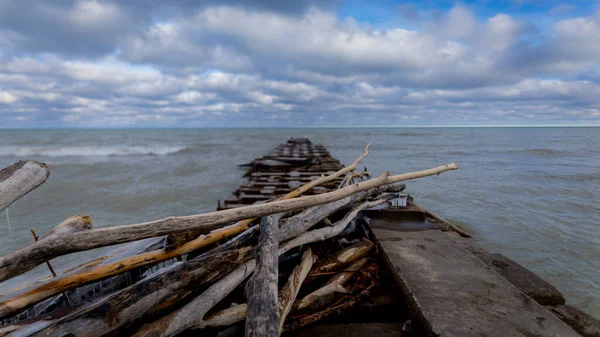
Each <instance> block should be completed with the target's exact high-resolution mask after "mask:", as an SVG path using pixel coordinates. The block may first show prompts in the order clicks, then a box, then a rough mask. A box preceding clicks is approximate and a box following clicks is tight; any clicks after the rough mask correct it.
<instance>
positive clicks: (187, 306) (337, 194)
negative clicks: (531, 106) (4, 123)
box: [0, 146, 457, 336]
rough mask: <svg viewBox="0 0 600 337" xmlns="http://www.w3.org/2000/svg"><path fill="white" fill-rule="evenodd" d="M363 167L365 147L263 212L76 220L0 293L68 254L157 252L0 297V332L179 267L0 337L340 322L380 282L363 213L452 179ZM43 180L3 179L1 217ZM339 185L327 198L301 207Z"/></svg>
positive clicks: (10, 264) (92, 266)
mask: <svg viewBox="0 0 600 337" xmlns="http://www.w3.org/2000/svg"><path fill="white" fill-rule="evenodd" d="M367 155H368V146H367V148H366V149H365V153H364V154H363V155H362V156H360V157H359V158H357V159H356V160H355V161H354V163H353V164H352V165H350V166H348V167H345V168H344V169H342V170H340V171H338V172H335V173H333V174H331V175H328V176H322V177H320V178H319V179H316V180H313V181H311V182H310V183H308V184H306V185H304V186H302V187H300V188H298V189H296V190H294V191H292V192H291V193H289V194H287V195H285V196H282V197H279V198H278V199H276V200H272V201H270V202H267V203H263V204H258V205H251V206H247V207H240V208H235V209H230V210H223V211H218V212H211V213H204V214H197V215H190V216H179V217H169V218H165V219H161V220H155V221H150V222H146V223H140V224H132V225H124V226H113V227H105V228H99V229H92V221H91V218H90V217H88V216H82V215H76V216H73V217H71V218H69V219H67V220H66V221H64V222H63V223H61V224H60V225H58V226H57V227H56V228H54V229H53V230H52V231H51V232H50V233H48V234H47V235H46V236H44V237H43V238H40V239H39V240H36V241H35V242H33V243H32V244H30V245H28V246H26V247H24V248H22V249H20V250H18V251H16V252H13V253H11V254H8V255H6V256H3V257H1V258H0V281H5V280H8V279H10V278H12V277H15V276H17V275H20V274H23V273H25V272H27V271H29V270H31V269H33V268H34V267H36V266H38V265H40V264H44V263H48V266H49V267H50V264H49V261H50V260H51V259H53V258H56V257H59V256H62V255H66V254H71V253H76V252H80V251H84V250H89V249H94V248H99V247H104V246H110V245H116V244H121V243H125V242H132V241H136V240H142V239H146V238H153V237H160V236H166V240H164V242H165V244H164V247H162V248H159V249H154V250H150V251H146V252H143V253H140V254H136V255H132V256H126V257H123V258H120V259H116V260H115V259H114V258H113V259H111V258H110V257H99V258H98V259H95V260H92V261H89V262H87V263H85V264H83V265H80V266H77V267H76V268H71V269H70V270H67V271H63V272H62V273H59V274H58V275H55V277H54V278H52V279H49V280H45V281H43V282H37V283H33V284H32V285H30V286H28V287H26V288H24V289H21V290H18V291H15V292H14V293H11V294H6V295H3V296H2V297H1V298H0V317H2V318H3V319H4V320H5V322H6V319H7V318H11V317H17V316H18V314H19V313H21V312H23V310H26V309H27V308H30V307H32V306H34V305H36V304H37V303H40V302H41V301H44V300H47V299H49V298H52V297H56V298H60V299H62V300H64V301H66V302H67V303H68V301H69V299H68V296H67V293H66V292H68V291H69V290H72V289H75V288H77V287H81V286H83V285H85V284H90V283H92V282H97V281H99V280H106V279H107V278H109V277H113V276H115V275H120V274H123V273H127V272H129V271H132V270H135V269H137V268H142V267H147V266H152V265H156V264H158V263H160V262H163V261H167V260H171V259H173V258H176V257H181V256H185V258H184V259H182V260H181V261H179V262H177V263H174V264H171V265H170V266H168V267H166V268H162V269H160V270H158V271H157V272H155V273H153V274H151V275H147V276H146V277H144V278H143V279H141V280H138V281H137V282H135V283H134V284H132V285H130V286H127V287H124V288H122V289H118V290H116V291H114V292H113V293H111V294H108V295H106V296H103V297H101V298H96V299H94V300H93V301H91V302H88V303H83V304H81V303H79V304H73V305H70V306H68V307H67V308H63V309H60V310H54V311H52V310H48V312H46V313H44V314H40V315H38V316H36V317H28V319H26V320H18V319H13V320H12V321H11V320H9V322H14V323H12V324H7V325H4V326H0V336H6V335H10V336H103V335H107V334H111V335H128V336H130V335H132V336H175V335H178V334H180V333H182V332H184V331H186V330H190V329H204V328H211V329H213V328H219V327H221V328H222V327H224V326H230V325H233V324H236V323H238V322H242V321H245V335H246V336H278V335H280V334H281V332H282V331H288V330H294V329H297V328H299V327H303V326H306V325H308V324H311V323H314V322H317V321H319V320H321V319H324V318H326V317H328V316H331V315H335V314H339V313H341V312H344V311H345V310H347V309H349V308H352V307H353V306H355V305H356V304H357V303H360V302H361V301H364V300H365V299H367V298H368V297H369V292H370V290H371V288H372V287H373V286H374V285H375V284H376V283H377V282H378V267H377V265H376V264H375V261H374V259H373V254H374V248H373V246H374V245H373V243H372V242H371V241H369V229H368V227H366V226H365V224H364V223H363V222H361V221H360V216H359V215H360V212H361V211H362V210H365V209H368V208H372V207H375V206H378V205H383V204H386V203H388V202H389V201H390V200H391V199H393V198H395V197H397V195H398V193H397V192H399V191H401V190H402V189H403V188H404V186H399V185H394V184H395V183H398V182H401V181H405V180H409V179H415V178H421V177H426V176H430V175H438V174H440V173H442V172H445V171H448V170H455V169H457V166H456V165H455V164H448V165H444V166H440V167H437V168H432V169H428V170H425V171H420V172H412V173H405V174H399V175H390V174H389V173H388V172H386V173H384V174H382V175H380V176H378V177H376V178H371V177H370V176H369V174H368V173H366V172H355V170H356V168H357V166H358V164H359V162H360V161H361V160H362V159H363V158H364V157H366V156H367ZM48 175H49V171H48V169H47V167H46V166H45V165H43V164H40V163H37V162H19V163H17V164H15V165H13V166H11V167H9V168H7V169H4V170H2V171H0V211H1V210H2V207H7V206H8V205H10V204H12V203H13V202H15V201H16V200H18V199H19V198H20V197H22V196H23V195H25V194H26V193H27V192H29V191H30V190H32V189H34V188H35V187H37V186H39V185H40V184H42V183H43V182H44V181H45V180H46V178H47V177H48ZM342 176H345V179H344V183H343V184H342V186H340V188H339V189H337V190H335V191H332V192H328V193H323V194H319V195H313V196H304V197H299V196H300V195H301V194H302V193H304V192H306V191H308V190H309V189H311V188H313V187H315V186H318V185H319V184H323V183H326V182H329V181H332V180H335V179H336V178H338V177H342ZM101 262H102V263H101ZM53 274H54V272H53ZM61 294H62V295H61ZM15 315H17V316H15ZM239 324H241V323H239Z"/></svg>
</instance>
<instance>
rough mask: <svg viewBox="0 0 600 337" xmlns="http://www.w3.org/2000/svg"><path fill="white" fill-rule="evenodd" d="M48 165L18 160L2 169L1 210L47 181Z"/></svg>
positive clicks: (0, 173)
mask: <svg viewBox="0 0 600 337" xmlns="http://www.w3.org/2000/svg"><path fill="white" fill-rule="evenodd" d="M49 176H50V169H49V168H48V165H46V164H44V163H40V162H38V161H34V160H28V161H24V160H21V161H18V162H16V163H14V164H12V165H11V166H8V167H6V168H4V169H2V170H1V171H0V212H2V211H3V210H5V209H6V208H7V207H8V206H10V205H12V204H13V203H15V202H16V201H17V200H19V199H21V198H22V197H23V196H25V195H26V194H27V193H29V192H31V191H33V190H34V189H36V188H37V187H38V186H40V185H41V184H43V183H44V182H46V180H47V179H48V177H49Z"/></svg>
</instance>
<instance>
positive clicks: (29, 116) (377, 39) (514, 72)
mask: <svg viewBox="0 0 600 337" xmlns="http://www.w3.org/2000/svg"><path fill="white" fill-rule="evenodd" d="M513 124H521V125H523V124H525V125H534V124H535V125H540V124H584V125H599V124H600V6H599V4H598V3H597V2H596V1H572V2H568V1H565V2H560V1H552V0H498V1H496V0H480V1H465V2H452V1H433V0H430V1H423V2H418V1H414V2H411V1H391V0H390V1H387V0H364V1H363V0H352V1H341V0H340V1H325V0H321V1H318V0H315V1H312V0H294V1H284V0H245V1H241V0H240V1H236V0H224V1H210V0H209V1H207V0H203V1H192V0H180V1H176V0H173V1H164V0H122V1H116V0H115V1H95V0H53V1H44V0H21V1H15V0H0V128H2V127H8V128H13V127H131V126H134V127H162V126H164V127H203V126H208V127H214V126H217V127H218V126H344V125H354V126H360V125H372V126H374V125H381V126H391V125H399V126H407V125H513Z"/></svg>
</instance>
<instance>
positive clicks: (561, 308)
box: [548, 305, 600, 337]
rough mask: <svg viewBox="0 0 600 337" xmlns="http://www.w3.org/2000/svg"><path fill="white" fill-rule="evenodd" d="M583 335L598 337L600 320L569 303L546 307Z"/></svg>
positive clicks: (599, 336) (584, 336)
mask: <svg viewBox="0 0 600 337" xmlns="http://www.w3.org/2000/svg"><path fill="white" fill-rule="evenodd" d="M548 309H550V310H551V311H552V312H553V313H554V314H555V315H556V316H558V318H560V319H561V320H562V321H563V322H565V323H567V324H568V325H570V326H571V327H572V328H573V329H575V331H577V332H579V333H580V334H581V336H583V337H600V320H597V319H596V318H594V317H592V316H590V315H588V314H586V313H585V312H583V311H581V310H579V309H577V308H575V307H572V306H570V305H557V306H553V307H548Z"/></svg>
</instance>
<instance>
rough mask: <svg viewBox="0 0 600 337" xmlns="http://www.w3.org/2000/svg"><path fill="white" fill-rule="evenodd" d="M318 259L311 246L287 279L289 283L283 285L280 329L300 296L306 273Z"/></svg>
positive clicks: (280, 304)
mask: <svg viewBox="0 0 600 337" xmlns="http://www.w3.org/2000/svg"><path fill="white" fill-rule="evenodd" d="M316 260H317V256H316V255H314V254H313V253H312V250H311V249H310V247H308V248H307V249H306V251H304V254H303V255H302V261H301V262H300V264H299V265H297V266H296V267H295V268H294V270H293V271H292V274H291V275H290V277H289V278H288V280H287V283H286V284H285V285H284V286H283V288H282V289H281V291H280V292H279V316H280V317H279V329H280V331H282V329H283V322H285V318H286V317H287V315H288V314H289V313H290V310H292V306H293V304H294V301H295V300H296V296H298V292H299V291H300V287H301V286H302V282H304V280H305V279H306V275H308V272H309V271H310V268H311V267H312V265H313V263H315V261H316Z"/></svg>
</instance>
